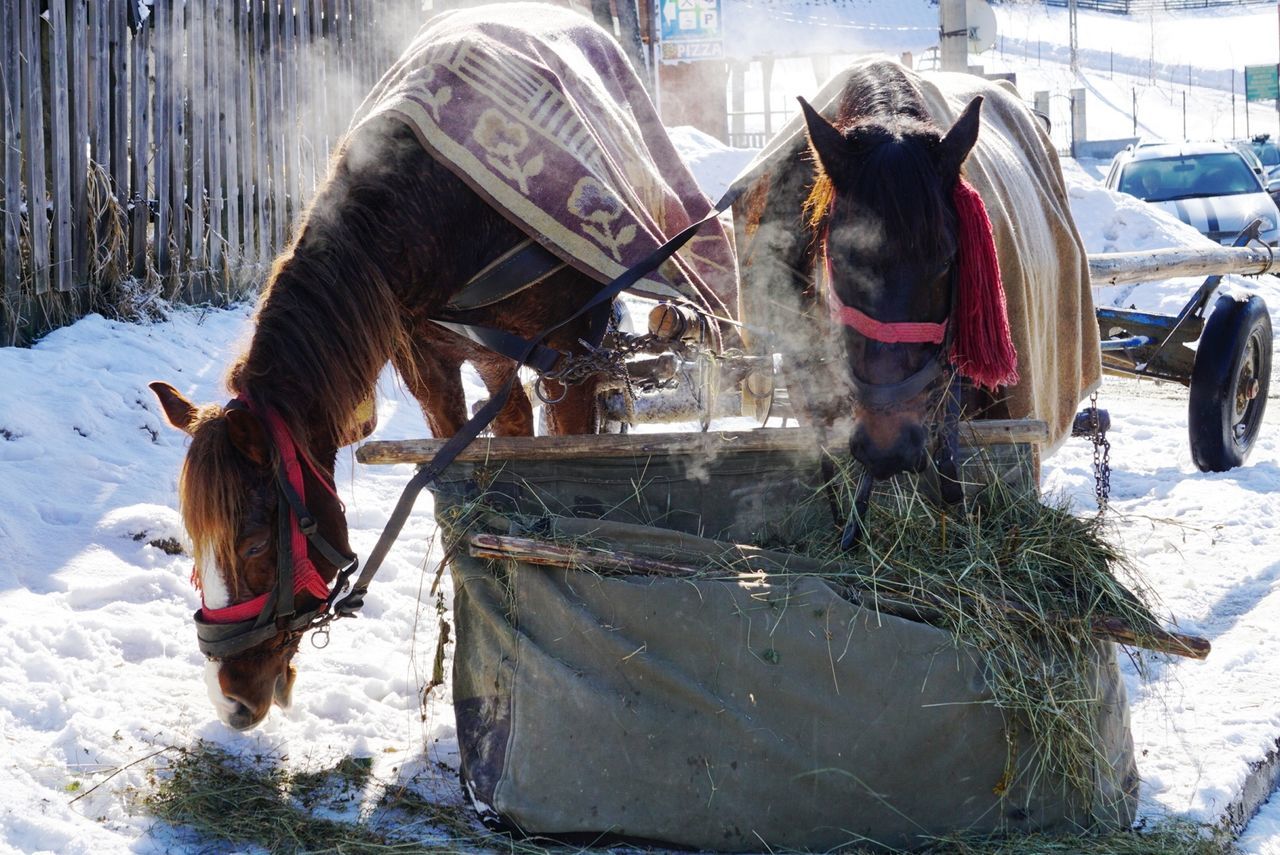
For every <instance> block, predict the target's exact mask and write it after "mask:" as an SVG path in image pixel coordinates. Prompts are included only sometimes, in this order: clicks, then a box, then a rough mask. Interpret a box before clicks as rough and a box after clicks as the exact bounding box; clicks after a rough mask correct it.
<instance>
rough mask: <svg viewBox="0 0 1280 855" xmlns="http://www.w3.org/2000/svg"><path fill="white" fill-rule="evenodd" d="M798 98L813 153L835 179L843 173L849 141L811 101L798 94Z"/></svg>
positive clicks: (824, 169)
mask: <svg viewBox="0 0 1280 855" xmlns="http://www.w3.org/2000/svg"><path fill="white" fill-rule="evenodd" d="M796 100H797V101H799V102H800V110H801V111H802V112H803V113H804V123H805V126H806V127H807V128H808V130H809V147H810V148H811V149H812V150H813V155H814V157H816V158H817V159H818V163H819V164H821V165H822V171H823V172H825V173H826V174H827V177H828V178H832V179H833V180H834V178H835V176H838V175H841V174H843V171H844V170H843V169H842V167H843V166H844V164H845V163H846V160H847V157H848V155H847V149H848V143H846V142H845V139H844V136H843V135H842V134H841V133H840V132H839V131H837V130H836V129H835V126H834V125H832V124H831V123H830V122H828V121H827V120H826V119H824V118H823V117H822V115H821V114H820V113H819V112H818V111H817V110H815V109H813V107H810V106H809V102H808V101H806V100H804V99H803V98H801V97H799V96H797V97H796Z"/></svg>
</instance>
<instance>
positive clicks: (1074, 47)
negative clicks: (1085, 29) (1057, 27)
mask: <svg viewBox="0 0 1280 855" xmlns="http://www.w3.org/2000/svg"><path fill="white" fill-rule="evenodd" d="M1067 22H1068V28H1069V29H1070V31H1071V32H1070V33H1069V38H1070V44H1071V73H1072V74H1079V73H1080V59H1079V55H1078V54H1079V49H1080V39H1079V35H1078V31H1077V28H1076V0H1070V2H1068V3H1067Z"/></svg>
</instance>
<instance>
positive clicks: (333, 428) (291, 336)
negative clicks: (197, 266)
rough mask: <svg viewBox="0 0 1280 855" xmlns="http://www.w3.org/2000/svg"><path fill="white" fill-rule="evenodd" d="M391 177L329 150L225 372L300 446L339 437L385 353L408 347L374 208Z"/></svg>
mask: <svg viewBox="0 0 1280 855" xmlns="http://www.w3.org/2000/svg"><path fill="white" fill-rule="evenodd" d="M388 145H390V143H388ZM381 154H384V152H377V153H376V154H374V155H372V157H375V158H376V157H378V156H379V155H381ZM385 154H386V156H387V159H388V160H391V159H393V158H394V156H395V154H394V152H389V151H387V152H385ZM361 156H362V157H364V158H366V160H367V159H368V158H369V157H370V153H369V152H367V151H366V152H362V153H361ZM399 183H402V180H401V182H399ZM399 183H398V182H397V181H396V180H395V177H394V175H393V174H392V173H391V171H390V170H389V169H385V168H377V167H375V168H365V169H361V170H359V171H358V172H357V171H354V170H351V169H349V168H348V167H347V165H346V163H345V162H344V161H343V160H342V156H341V155H339V157H338V158H337V159H335V164H334V168H333V169H332V170H331V172H330V176H329V179H328V181H327V182H326V185H325V187H324V188H323V189H322V190H321V192H319V193H318V194H317V195H316V198H315V200H314V201H313V202H312V204H311V206H310V208H309V209H308V211H307V213H306V215H305V217H304V220H303V225H302V227H301V228H300V229H299V236H298V238H297V240H295V241H294V243H293V244H292V245H291V246H290V247H289V249H288V250H286V251H285V252H284V253H283V254H282V255H281V256H280V257H279V258H278V259H277V260H276V262H275V264H274V265H273V267H272V270H271V274H270V276H269V278H268V281H267V285H266V287H265V288H264V289H263V292H262V298H261V300H260V302H259V304H258V309H257V313H256V316H255V330H254V335H253V340H252V342H251V343H250V345H249V348H248V350H247V351H246V352H245V353H244V354H242V355H241V357H240V358H239V359H237V360H236V362H235V363H234V364H233V365H232V367H231V368H230V370H229V372H228V375H227V386H228V388H229V389H230V390H231V391H232V392H233V393H235V394H236V395H241V396H247V397H250V398H252V400H253V401H254V402H255V404H257V405H261V406H265V407H270V408H272V409H274V410H276V411H277V412H278V413H279V414H280V415H281V417H282V418H283V419H284V421H285V423H286V424H287V425H288V426H289V428H290V430H291V431H293V434H294V437H295V439H296V440H298V442H299V444H300V446H301V447H302V448H304V449H306V450H307V451H308V452H311V451H313V450H314V449H316V448H319V447H324V446H326V445H336V444H337V443H338V442H339V441H340V439H339V438H340V437H341V436H342V435H343V433H344V431H345V429H346V428H347V427H348V426H349V422H350V419H351V417H352V414H353V413H355V411H356V409H357V407H359V405H360V404H361V402H362V401H364V400H365V399H366V398H367V397H368V395H369V391H370V389H371V388H372V387H373V384H374V383H375V382H376V380H377V377H378V373H379V372H380V371H381V370H382V367H383V366H384V365H385V364H386V362H387V360H388V359H390V358H391V357H392V356H393V355H394V354H397V353H403V352H406V351H407V349H408V348H409V347H410V343H409V337H408V333H407V331H406V329H405V321H404V318H403V317H402V307H401V305H400V302H399V301H398V300H397V299H396V295H395V293H394V291H393V288H392V284H391V282H389V281H388V278H387V274H386V273H385V272H384V270H383V267H382V264H381V263H380V261H379V259H380V258H389V257H392V254H393V253H394V252H395V250H396V247H395V246H389V245H388V244H389V243H390V241H392V240H394V237H393V236H389V235H388V232H389V231H391V229H389V228H388V226H387V224H386V223H385V222H383V219H384V217H383V215H382V214H381V213H379V212H385V211H386V210H388V209H389V208H390V209H392V210H394V208H391V207H390V205H389V199H392V198H394V196H395V194H396V193H397V192H403V188H402V187H401V186H399Z"/></svg>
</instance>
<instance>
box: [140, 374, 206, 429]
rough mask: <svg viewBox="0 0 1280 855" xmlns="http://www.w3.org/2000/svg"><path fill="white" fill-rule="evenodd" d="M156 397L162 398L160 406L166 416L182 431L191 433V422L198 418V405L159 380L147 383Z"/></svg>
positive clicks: (170, 422)
mask: <svg viewBox="0 0 1280 855" xmlns="http://www.w3.org/2000/svg"><path fill="white" fill-rule="evenodd" d="M147 385H148V386H149V387H150V389H151V391H152V392H155V393H156V397H157V398H159V399H160V407H161V409H163V410H164V417H165V418H166V419H168V420H169V424H171V425H173V426H174V427H176V428H177V429H178V430H180V431H184V432H186V433H191V423H192V422H193V421H195V418H196V405H195V404H193V403H191V402H190V401H188V400H187V399H186V398H184V397H182V393H181V392H179V391H178V390H177V389H175V388H173V387H172V386H170V385H169V384H168V383H162V382H160V381H159V380H157V381H155V382H154V383H148V384H147Z"/></svg>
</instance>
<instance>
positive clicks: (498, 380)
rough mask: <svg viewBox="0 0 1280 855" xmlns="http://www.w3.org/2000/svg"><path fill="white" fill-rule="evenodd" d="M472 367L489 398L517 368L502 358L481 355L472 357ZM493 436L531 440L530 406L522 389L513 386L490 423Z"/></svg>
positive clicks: (496, 355) (531, 418) (531, 406)
mask: <svg viewBox="0 0 1280 855" xmlns="http://www.w3.org/2000/svg"><path fill="white" fill-rule="evenodd" d="M470 362H471V364H472V365H474V366H475V369H476V373H478V374H479V375H480V379H481V380H483V381H484V387H485V388H486V389H488V390H489V395H490V396H493V395H496V394H498V392H499V391H501V390H502V387H503V386H505V385H506V384H507V383H508V382H509V381H510V380H511V375H513V374H515V373H516V371H517V370H518V369H517V368H516V364H515V363H514V362H513V361H511V360H510V359H507V358H506V357H505V356H499V355H498V354H496V353H490V352H488V351H483V352H480V353H477V354H476V355H474V356H472V357H471V360H470ZM493 435H494V436H533V405H532V404H530V403H529V396H528V395H526V394H525V391H524V387H523V386H521V385H520V384H519V383H516V384H514V385H513V386H512V388H511V394H510V395H509V396H508V397H507V402H506V403H505V404H503V406H502V409H501V410H499V411H498V415H497V416H495V417H494V419H493Z"/></svg>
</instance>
